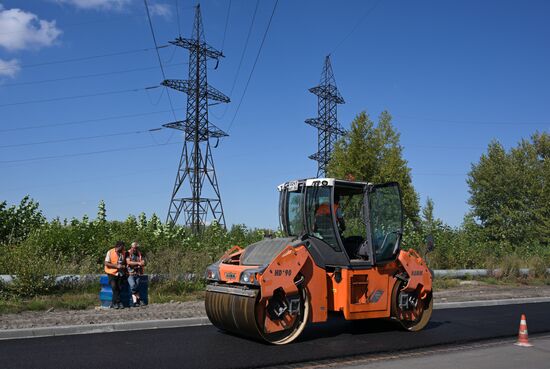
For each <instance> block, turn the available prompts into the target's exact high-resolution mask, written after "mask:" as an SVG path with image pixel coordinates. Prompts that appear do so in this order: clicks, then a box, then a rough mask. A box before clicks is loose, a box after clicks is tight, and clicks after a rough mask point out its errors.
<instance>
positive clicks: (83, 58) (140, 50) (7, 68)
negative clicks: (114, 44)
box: [0, 45, 171, 70]
mask: <svg viewBox="0 0 550 369" xmlns="http://www.w3.org/2000/svg"><path fill="white" fill-rule="evenodd" d="M168 46H171V45H162V46H159V47H158V48H153V47H150V48H145V49H134V50H126V51H118V52H115V53H108V54H99V55H90V56H83V57H79V58H70V59H59V60H54V61H49V62H42V63H33V64H23V65H19V67H20V68H34V67H41V66H44V65H53V64H62V63H73V62H79V61H85V60H93V59H99V58H107V57H111V56H118V55H128V54H137V53H141V52H145V51H151V50H155V49H156V50H157V51H158V49H162V48H165V47H168ZM9 69H13V68H12V67H5V68H0V70H9Z"/></svg>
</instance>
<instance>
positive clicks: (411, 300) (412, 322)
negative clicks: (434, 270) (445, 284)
mask: <svg viewBox="0 0 550 369" xmlns="http://www.w3.org/2000/svg"><path fill="white" fill-rule="evenodd" d="M405 285H406V283H404V282H398V283H396V284H395V286H394V288H393V291H392V300H391V303H392V305H391V316H392V318H394V319H395V320H397V321H398V322H399V324H400V325H401V327H402V328H403V329H405V330H407V331H411V332H416V331H420V330H422V329H424V328H425V327H426V325H428V322H429V321H430V318H431V316H432V310H433V299H432V292H428V294H427V296H426V297H425V298H423V299H421V298H420V297H419V296H418V291H412V292H403V291H402V290H403V288H404V287H405Z"/></svg>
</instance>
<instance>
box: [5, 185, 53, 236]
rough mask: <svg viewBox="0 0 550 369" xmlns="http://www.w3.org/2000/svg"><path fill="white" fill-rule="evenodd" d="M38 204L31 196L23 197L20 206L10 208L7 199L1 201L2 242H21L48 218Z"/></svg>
mask: <svg viewBox="0 0 550 369" xmlns="http://www.w3.org/2000/svg"><path fill="white" fill-rule="evenodd" d="M38 206H39V204H38V203H37V202H35V201H34V200H32V199H31V198H30V197H29V196H25V197H23V199H22V200H21V202H20V203H19V205H18V206H15V205H14V206H11V207H9V208H8V207H7V203H6V202H5V201H3V202H0V244H4V245H7V244H12V243H18V242H21V241H22V240H24V239H25V238H26V237H27V236H28V235H29V234H30V233H31V231H32V230H34V229H36V228H38V227H40V226H41V225H42V224H44V223H45V221H46V218H45V217H44V216H43V215H42V212H41V211H40V210H39V209H38Z"/></svg>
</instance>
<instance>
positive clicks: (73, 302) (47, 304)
mask: <svg viewBox="0 0 550 369" xmlns="http://www.w3.org/2000/svg"><path fill="white" fill-rule="evenodd" d="M202 299H204V283H202V282H187V281H164V282H161V283H152V284H151V285H150V287H149V303H153V304H159V303H166V302H184V301H192V300H202ZM95 306H99V285H97V284H90V285H87V286H81V287H79V288H77V289H73V290H61V291H56V292H55V293H52V294H48V295H39V296H34V297H29V298H21V297H17V296H6V297H5V298H1V299H0V314H9V313H20V312H23V311H46V310H49V309H52V308H53V309H55V310H84V309H90V308H93V307H95Z"/></svg>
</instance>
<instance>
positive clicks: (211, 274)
mask: <svg viewBox="0 0 550 369" xmlns="http://www.w3.org/2000/svg"><path fill="white" fill-rule="evenodd" d="M206 279H207V280H209V281H217V280H219V279H220V272H219V270H218V266H217V265H210V266H209V267H208V268H206Z"/></svg>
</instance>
